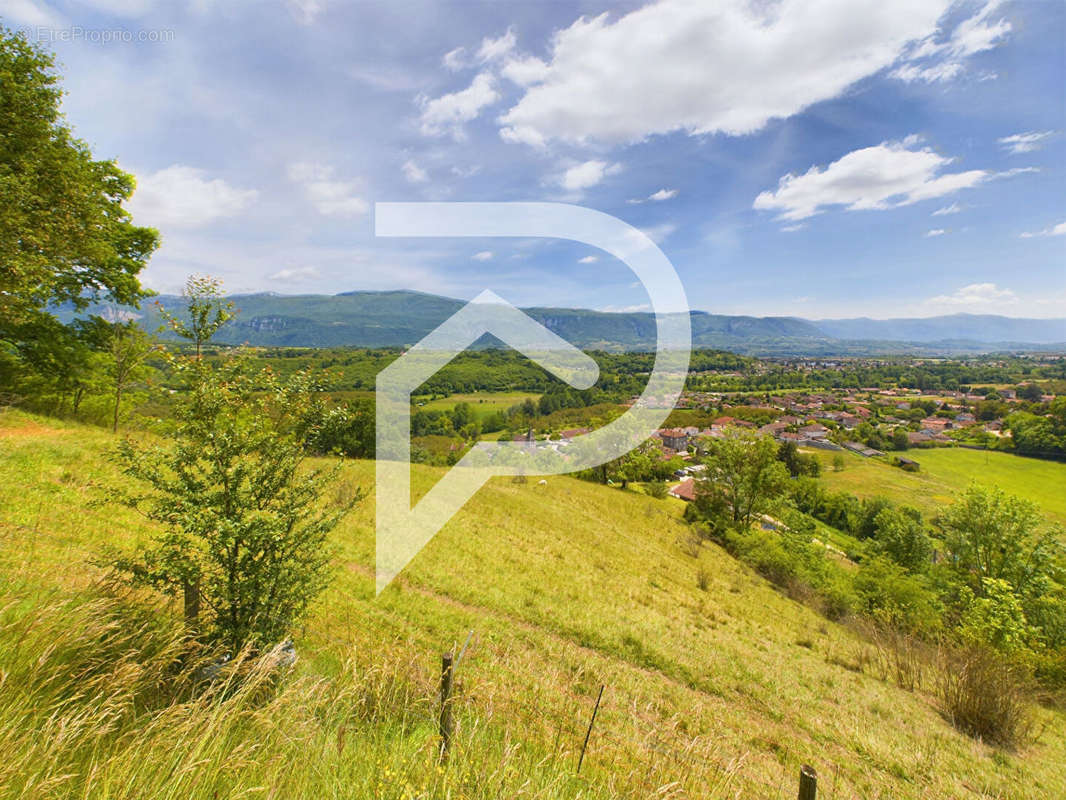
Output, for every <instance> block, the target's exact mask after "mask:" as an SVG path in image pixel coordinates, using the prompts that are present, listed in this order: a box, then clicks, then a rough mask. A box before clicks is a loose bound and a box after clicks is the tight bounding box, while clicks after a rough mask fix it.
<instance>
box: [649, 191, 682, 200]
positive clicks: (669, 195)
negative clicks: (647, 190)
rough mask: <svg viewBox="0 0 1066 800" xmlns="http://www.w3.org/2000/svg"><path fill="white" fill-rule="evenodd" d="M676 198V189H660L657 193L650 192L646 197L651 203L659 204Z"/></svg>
mask: <svg viewBox="0 0 1066 800" xmlns="http://www.w3.org/2000/svg"><path fill="white" fill-rule="evenodd" d="M675 197H677V189H660V190H659V191H657V192H652V193H651V194H650V195H648V199H649V200H651V201H652V202H655V203H659V202H662V201H663V200H672V199H673V198H675Z"/></svg>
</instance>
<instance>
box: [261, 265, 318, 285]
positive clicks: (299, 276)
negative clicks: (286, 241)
mask: <svg viewBox="0 0 1066 800" xmlns="http://www.w3.org/2000/svg"><path fill="white" fill-rule="evenodd" d="M268 277H269V278H270V280H272V281H293V282H296V281H305V280H310V279H312V278H319V277H321V273H320V272H319V271H318V269H316V268H315V267H286V268H285V269H279V270H278V271H277V272H275V273H274V274H273V275H270V276H268Z"/></svg>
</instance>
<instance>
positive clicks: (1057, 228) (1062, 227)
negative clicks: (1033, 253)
mask: <svg viewBox="0 0 1066 800" xmlns="http://www.w3.org/2000/svg"><path fill="white" fill-rule="evenodd" d="M1019 235H1020V236H1021V238H1022V239H1033V238H1035V237H1037V236H1066V222H1060V223H1059V224H1058V225H1053V226H1052V227H1050V228H1044V230H1042V231H1034V232H1032V233H1022V234H1019Z"/></svg>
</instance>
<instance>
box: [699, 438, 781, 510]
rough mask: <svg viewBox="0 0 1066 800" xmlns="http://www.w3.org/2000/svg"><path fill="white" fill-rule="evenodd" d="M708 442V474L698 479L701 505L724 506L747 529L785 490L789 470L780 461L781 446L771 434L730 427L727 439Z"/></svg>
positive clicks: (708, 506) (712, 439) (707, 507)
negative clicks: (778, 454)
mask: <svg viewBox="0 0 1066 800" xmlns="http://www.w3.org/2000/svg"><path fill="white" fill-rule="evenodd" d="M705 441H706V444H705V446H706V449H707V457H706V458H705V459H704V461H705V463H706V464H707V470H706V472H707V473H708V474H707V477H706V478H703V479H701V480H699V481H698V482H697V486H696V503H697V506H698V507H699V508H700V510H705V509H706V510H707V511H710V510H711V509H714V508H715V507H716V506H719V507H722V508H724V509H725V510H726V513H727V515H728V517H729V520H728V521H729V522H730V523H731V525H732V527H734V528H738V529H745V528H747V527H748V526H749V525H750V524H751V523H752V522H753V521H754V520H755V518H756V517H757V516H759V515H761V514H764V513H766V512H767V511H769V510H770V509H771V508H772V507H773V504H774V503H775V502H776V501H777V500H778V498H779V497H780V496H781V494H782V493H783V492H784V490H785V487H786V486H787V485H788V482H789V475H788V470H787V469H785V466H784V464H782V463H781V462H780V461H778V460H777V446H776V445H775V444H774V440H773V439H772V438H770V437H769V436H759V435H758V434H756V433H754V432H751V431H746V430H742V429H733V428H729V429H727V431H726V434H725V436H724V437H723V438H720V439H719V438H708V439H707V440H705ZM718 499H720V500H721V504H719V503H718Z"/></svg>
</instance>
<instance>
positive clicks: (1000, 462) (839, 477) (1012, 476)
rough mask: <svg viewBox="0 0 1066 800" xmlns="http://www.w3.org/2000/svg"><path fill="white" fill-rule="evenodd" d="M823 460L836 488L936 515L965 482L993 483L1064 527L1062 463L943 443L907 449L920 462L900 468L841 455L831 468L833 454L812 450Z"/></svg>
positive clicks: (1065, 479)
mask: <svg viewBox="0 0 1066 800" xmlns="http://www.w3.org/2000/svg"><path fill="white" fill-rule="evenodd" d="M810 452H814V453H817V455H818V457H819V459H820V460H821V461H822V476H821V480H822V481H824V482H825V484H826V485H827V486H829V487H830V488H832V489H835V490H838V491H839V490H843V491H849V492H852V493H853V494H855V495H858V496H859V497H871V496H873V495H883V496H885V497H888V498H889V499H891V500H894V501H895V502H897V503H904V504H907V505H912V506H915V507H917V508H919V509H921V510H922V511H923V512H925V513H926V514H935V513H936V512H937V510H938V509H940V508H941V507H942V506H943V505H944V504H945V503H950V502H951V501H952V498H954V497H955V496H957V495H958V493H959V492H960V491H962V490H964V489H965V488H966V487H967V486H969V485H970V483H971V482H972V481H976V482H977V483H979V484H982V485H985V486H998V487H999V488H1001V489H1003V490H1004V491H1005V492H1007V493H1008V494H1013V495H1017V496H1019V497H1024V498H1026V499H1028V500H1032V501H1033V502H1034V503H1036V504H1037V506H1038V507H1039V508H1040V510H1041V511H1042V512H1043V513H1044V515H1045V516H1046V517H1047V519H1048V520H1049V521H1051V522H1054V523H1057V524H1060V525H1066V491H1063V487H1064V486H1066V464H1063V463H1060V462H1057V461H1044V460H1040V459H1035V458H1025V457H1023V456H1017V455H1013V454H1011V453H1000V452H995V451H988V450H970V449H967V448H962V447H951V448H948V447H944V448H932V449H927V450H926V449H916V450H909V451H907V453H906V454H905V455H906V456H907V457H908V458H912V459H914V460H915V461H917V462H918V463H919V464H920V465H921V469H920V470H919V471H918V472H904V471H903V470H901V469H899V468H898V467H894V466H892V465H891V464H890V463H888V461H887V460H884V459H877V458H863V457H862V456H860V455H858V454H856V453H850V452H845V453H843V455H844V459H845V464H846V465H847V466H846V467H845V469H844V470H843V471H841V472H835V471H834V470H833V466H832V462H833V455H834V453H832V452H828V451H826V450H812V451H810Z"/></svg>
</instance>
